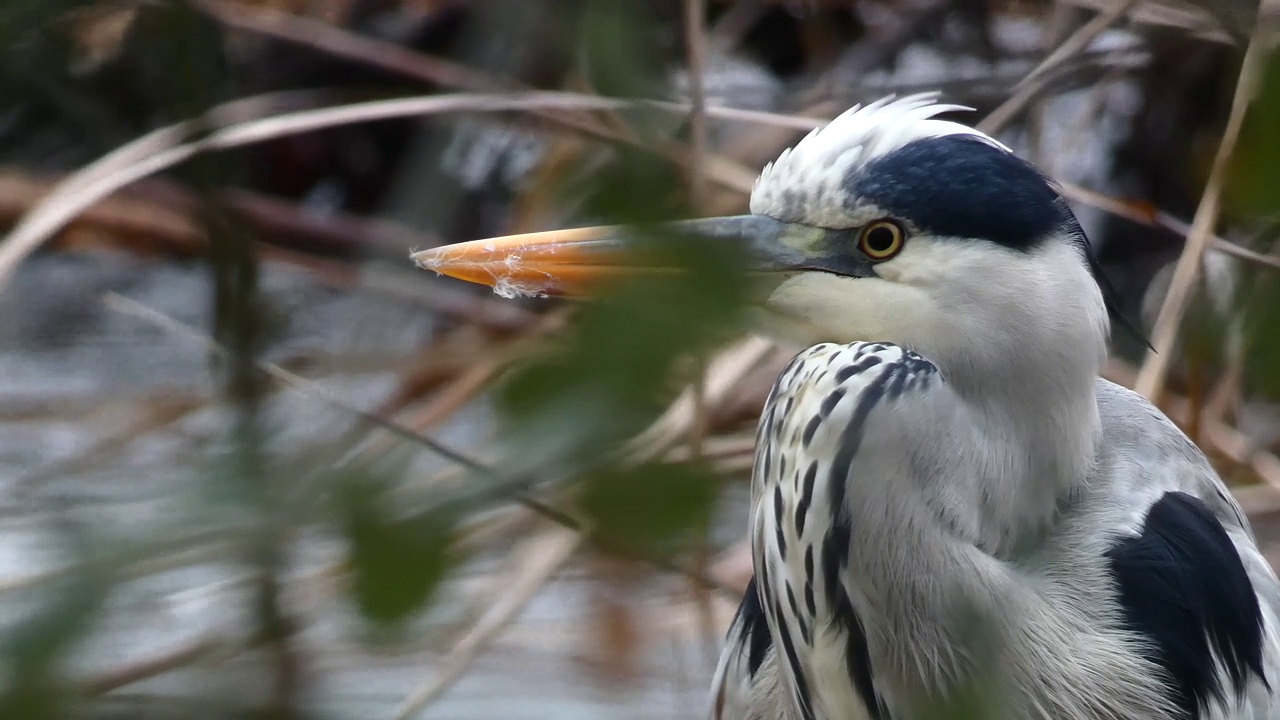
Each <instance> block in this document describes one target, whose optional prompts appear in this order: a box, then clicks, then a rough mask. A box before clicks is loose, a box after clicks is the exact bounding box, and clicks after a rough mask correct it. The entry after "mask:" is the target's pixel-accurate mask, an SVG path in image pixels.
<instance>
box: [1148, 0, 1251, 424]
mask: <svg viewBox="0 0 1280 720" xmlns="http://www.w3.org/2000/svg"><path fill="white" fill-rule="evenodd" d="M1273 2H1274V0H1273ZM1266 5H1267V3H1266V2H1264V3H1263V7H1265V6H1266ZM1259 12H1261V10H1259ZM1272 30H1273V28H1272V27H1271V23H1267V22H1263V23H1259V24H1258V26H1257V27H1256V28H1255V30H1254V34H1253V37H1252V38H1251V39H1250V40H1249V46H1248V48H1247V49H1246V50H1245V55H1244V61H1243V62H1242V63H1241V67H1240V75H1239V77H1238V78H1237V80H1236V89H1235V95H1234V97H1233V98H1232V101H1231V113H1230V115H1229V116H1228V118H1227V126H1226V129H1225V130H1224V131H1223V134H1222V141H1221V142H1220V143H1219V144H1218V150H1217V153H1216V154H1215V155H1214V158H1213V165H1212V166H1211V167H1210V169H1209V178H1208V180H1207V181H1206V183H1205V189H1204V194H1203V195H1202V196H1201V198H1200V205H1199V207H1197V208H1196V214H1195V218H1194V219H1193V220H1192V221H1191V231H1190V232H1189V233H1188V235H1187V242H1186V245H1185V246H1184V247H1183V249H1182V255H1181V256H1180V257H1179V258H1178V264H1177V265H1176V266H1175V267H1174V271H1173V279H1172V280H1171V281H1170V284H1169V292H1168V294H1167V295H1165V298H1164V302H1163V303H1162V304H1161V306H1160V313H1159V315H1158V316H1157V317H1156V322H1155V326H1154V327H1153V328H1152V332H1151V345H1152V350H1150V351H1149V352H1148V353H1147V356H1146V359H1145V360H1144V361H1143V363H1142V368H1141V369H1140V370H1139V371H1138V379H1137V381H1136V382H1135V383H1134V390H1135V391H1136V392H1137V393H1139V394H1140V395H1143V396H1144V397H1146V398H1149V399H1154V398H1155V397H1156V396H1157V395H1158V394H1159V392H1160V390H1161V389H1162V388H1163V386H1164V380H1165V375H1166V374H1167V372H1168V369H1169V361H1170V359H1171V357H1172V355H1173V346H1174V342H1175V341H1176V340H1177V337H1178V328H1179V326H1180V325H1181V324H1182V316H1183V314H1184V313H1186V310H1187V307H1188V305H1189V303H1190V300H1191V292H1192V290H1193V288H1194V286H1195V283H1196V280H1197V279H1198V278H1199V275H1200V261H1201V258H1202V256H1203V255H1204V251H1205V248H1207V247H1208V246H1209V243H1210V240H1211V239H1212V237H1213V228H1214V226H1215V225H1216V224H1217V220H1218V211H1219V208H1220V205H1221V201H1222V190H1223V186H1224V184H1225V183H1226V179H1227V172H1228V163H1229V162H1230V160H1231V156H1232V153H1233V152H1234V151H1235V146H1236V142H1237V141H1238V140H1239V138H1240V129H1241V127H1243V125H1244V117H1245V111H1246V110H1247V109H1248V107H1249V105H1250V104H1251V103H1252V102H1253V98H1254V96H1255V95H1256V94H1257V92H1258V84H1259V81H1260V77H1261V74H1262V71H1263V63H1264V61H1265V59H1266V53H1267V45H1268V40H1269V36H1270V35H1271V33H1272Z"/></svg>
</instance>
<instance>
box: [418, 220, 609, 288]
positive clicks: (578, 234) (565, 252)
mask: <svg viewBox="0 0 1280 720" xmlns="http://www.w3.org/2000/svg"><path fill="white" fill-rule="evenodd" d="M618 230H619V229H618V228H615V227H608V226H601V227H587V228H576V229H572V230H549V231H546V232H535V233H523V234H520V235H507V236H504V237H497V238H490V239H487V240H472V241H469V242H462V243H456V244H454V245H442V246H440V247H437V248H432V249H430V250H423V251H421V252H416V253H414V254H413V255H411V256H410V257H411V258H412V259H413V261H414V262H416V263H417V264H418V266H419V267H421V268H423V269H425V270H433V271H435V272H436V273H438V274H440V275H448V276H449V277H452V278H457V279H459V280H466V281H467V282H473V283H478V284H480V285H488V286H490V287H492V288H493V289H494V291H496V292H497V293H498V294H499V295H502V296H504V297H516V296H518V295H527V296H544V295H580V294H585V293H586V292H587V291H588V289H589V288H590V286H591V285H592V284H594V283H597V282H599V281H600V280H602V279H604V278H605V277H608V276H610V275H612V274H614V273H619V272H625V271H626V270H627V268H626V267H625V263H623V262H622V259H623V257H624V256H625V252H624V247H623V244H622V242H621V241H620V238H619V232H618Z"/></svg>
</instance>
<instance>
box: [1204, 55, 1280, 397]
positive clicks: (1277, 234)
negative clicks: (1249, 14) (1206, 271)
mask: <svg viewBox="0 0 1280 720" xmlns="http://www.w3.org/2000/svg"><path fill="white" fill-rule="evenodd" d="M1265 68H1266V69H1265V72H1264V75H1263V77H1262V80H1261V83H1260V87H1259V92H1258V96H1257V97H1256V99H1255V100H1254V102H1253V104H1252V105H1251V106H1250V107H1249V110H1248V113H1247V114H1246V116H1245V122H1244V125H1243V127H1242V128H1241V133H1240V140H1239V144H1238V145H1237V148H1236V152H1235V154H1234V156H1233V159H1232V166H1231V173H1230V182H1229V186H1228V189H1229V193H1228V195H1227V200H1228V204H1227V207H1228V209H1229V210H1230V211H1231V212H1232V214H1233V215H1234V216H1235V218H1236V219H1238V220H1240V221H1242V223H1244V224H1246V225H1247V226H1252V227H1254V228H1260V229H1261V231H1260V232H1257V233H1256V235H1255V236H1254V238H1252V242H1251V243H1250V245H1251V248H1252V249H1253V250H1255V251H1257V252H1259V253H1261V254H1263V255H1270V256H1272V257H1275V256H1277V253H1278V252H1280V52H1272V54H1271V55H1270V57H1269V58H1268V59H1267V62H1266V64H1265ZM1277 272H1278V271H1277V270H1276V269H1275V268H1267V267H1252V266H1246V267H1245V268H1244V271H1243V272H1242V282H1241V288H1242V290H1241V291H1240V292H1238V293H1237V294H1236V303H1235V305H1236V308H1235V314H1236V316H1237V317H1242V318H1243V320H1244V322H1243V328H1242V329H1243V343H1244V346H1243V348H1242V350H1243V352H1244V358H1245V366H1244V385H1245V388H1246V392H1247V394H1248V395H1249V396H1251V397H1254V398H1257V399H1267V400H1270V401H1273V402H1277V401H1280V370H1278V369H1280V281H1277ZM1224 324H1225V323H1222V322H1221V321H1219V323H1218V326H1219V327H1221V326H1222V325H1224ZM1220 347H1221V346H1220Z"/></svg>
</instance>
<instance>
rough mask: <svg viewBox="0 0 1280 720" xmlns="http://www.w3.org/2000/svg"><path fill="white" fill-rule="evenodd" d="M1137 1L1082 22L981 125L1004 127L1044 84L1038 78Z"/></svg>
mask: <svg viewBox="0 0 1280 720" xmlns="http://www.w3.org/2000/svg"><path fill="white" fill-rule="evenodd" d="M1134 2H1135V0H1117V2H1116V3H1115V4H1114V5H1112V6H1111V8H1109V9H1108V10H1106V11H1104V12H1100V13H1098V14H1097V15H1096V16H1094V18H1093V19H1092V20H1090V21H1089V22H1087V23H1085V24H1084V25H1082V26H1080V28H1079V29H1078V30H1076V31H1075V32H1074V33H1072V34H1071V36H1070V37H1068V38H1067V39H1066V40H1065V41H1064V42H1063V43H1062V44H1061V45H1059V46H1058V48H1057V49H1056V50H1054V51H1053V52H1052V53H1050V54H1049V57H1047V58H1045V59H1044V60H1043V61H1042V62H1041V63H1040V64H1039V65H1037V66H1036V68H1035V69H1034V70H1032V71H1031V72H1030V73H1028V74H1027V76H1026V77H1024V78H1023V79H1022V81H1021V82H1019V83H1018V84H1017V85H1016V86H1015V87H1014V89H1013V94H1012V95H1010V96H1009V98H1008V99H1007V100H1005V101H1004V102H1002V103H1000V106H999V107H997V108H996V109H995V110H992V111H991V114H989V115H987V117H985V118H983V120H982V122H980V123H978V129H979V130H981V131H983V132H985V133H987V134H995V133H997V132H999V131H1000V130H1001V129H1002V128H1004V126H1005V125H1007V124H1008V123H1009V121H1010V120H1012V119H1013V117H1014V116H1015V115H1017V114H1018V113H1019V112H1020V111H1021V110H1022V108H1023V107H1024V106H1026V104H1027V102H1028V101H1030V100H1031V99H1032V98H1033V97H1034V96H1035V95H1036V92H1037V91H1038V90H1039V89H1040V88H1041V87H1042V84H1041V83H1037V82H1035V81H1036V80H1039V79H1040V77H1041V76H1042V75H1044V74H1045V73H1046V72H1048V71H1049V70H1052V69H1053V68H1056V67H1058V66H1059V65H1061V64H1062V63H1063V62H1064V61H1066V60H1069V59H1070V58H1072V57H1075V56H1076V55H1078V54H1079V53H1080V52H1082V51H1083V50H1084V49H1085V48H1087V47H1089V43H1091V42H1093V41H1094V39H1095V38H1097V37H1098V36H1099V35H1101V34H1102V32H1103V31H1105V30H1106V29H1107V28H1109V27H1111V25H1112V24H1114V23H1115V22H1116V20H1119V19H1120V17H1121V16H1123V15H1124V14H1125V13H1126V12H1128V10H1129V8H1130V7H1132V6H1133V4H1134Z"/></svg>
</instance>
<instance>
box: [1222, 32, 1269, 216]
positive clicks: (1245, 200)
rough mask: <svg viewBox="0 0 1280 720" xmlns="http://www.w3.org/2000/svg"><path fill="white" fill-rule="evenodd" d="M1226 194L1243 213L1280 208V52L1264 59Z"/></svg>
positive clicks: (1249, 213)
mask: <svg viewBox="0 0 1280 720" xmlns="http://www.w3.org/2000/svg"><path fill="white" fill-rule="evenodd" d="M1226 198H1227V203H1228V205H1229V206H1230V207H1231V208H1232V209H1233V210H1235V211H1236V212H1237V213H1240V214H1244V215H1254V216H1259V215H1264V216H1265V215H1275V214H1276V213H1277V212H1278V211H1280V53H1274V54H1272V56H1271V57H1270V58H1269V60H1268V61H1267V67H1266V72H1265V74H1264V77H1263V80H1262V83H1261V87H1260V88H1259V95H1258V97H1257V99H1255V100H1254V102H1253V104H1252V105H1250V107H1249V111H1248V113H1247V114H1246V115H1245V120H1244V125H1243V127H1242V128H1241V131H1240V139H1239V141H1238V143H1237V145H1236V149H1235V152H1234V153H1233V154H1232V160H1231V172H1230V175H1229V179H1228V193H1227V196H1226Z"/></svg>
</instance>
